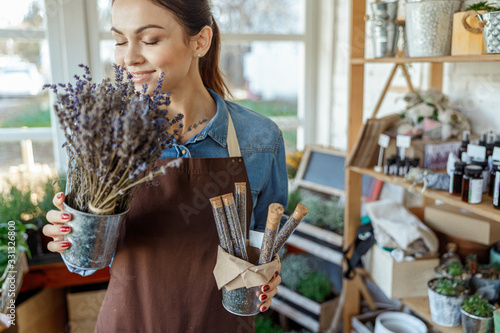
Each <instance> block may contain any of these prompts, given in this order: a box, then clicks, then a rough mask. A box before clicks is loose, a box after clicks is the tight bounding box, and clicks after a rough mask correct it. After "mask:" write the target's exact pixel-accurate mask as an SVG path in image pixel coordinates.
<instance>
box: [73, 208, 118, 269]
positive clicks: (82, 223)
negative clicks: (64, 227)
mask: <svg viewBox="0 0 500 333" xmlns="http://www.w3.org/2000/svg"><path fill="white" fill-rule="evenodd" d="M64 211H65V212H68V213H70V214H71V215H72V219H71V221H70V222H68V223H67V224H68V226H70V227H71V229H72V230H71V233H69V234H68V235H66V236H64V240H66V241H68V242H70V243H71V246H70V247H69V248H68V249H67V250H66V251H64V259H65V260H66V261H67V262H68V263H69V264H70V265H72V266H73V267H76V268H82V269H101V268H105V267H107V266H109V264H110V263H111V259H112V258H113V254H114V253H115V248H116V242H117V241H118V236H119V234H120V229H121V226H122V223H123V220H124V218H125V214H126V213H127V212H124V213H121V214H116V215H94V214H88V213H82V212H80V211H78V210H76V209H73V208H71V207H69V206H68V205H66V204H64Z"/></svg>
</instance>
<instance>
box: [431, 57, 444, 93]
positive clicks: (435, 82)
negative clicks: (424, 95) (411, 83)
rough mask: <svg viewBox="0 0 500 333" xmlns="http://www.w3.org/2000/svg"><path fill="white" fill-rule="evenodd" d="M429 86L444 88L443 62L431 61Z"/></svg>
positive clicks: (438, 88)
mask: <svg viewBox="0 0 500 333" xmlns="http://www.w3.org/2000/svg"><path fill="white" fill-rule="evenodd" d="M429 88H435V89H437V90H442V89H443V63H442V62H431V63H430V68H429Z"/></svg>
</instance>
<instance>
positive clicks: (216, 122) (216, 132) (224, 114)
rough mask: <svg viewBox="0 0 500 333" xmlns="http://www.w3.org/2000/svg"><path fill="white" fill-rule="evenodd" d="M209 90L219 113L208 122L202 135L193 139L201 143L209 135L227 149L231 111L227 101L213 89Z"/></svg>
mask: <svg viewBox="0 0 500 333" xmlns="http://www.w3.org/2000/svg"><path fill="white" fill-rule="evenodd" d="M207 90H208V92H209V93H210V95H211V96H212V98H213V99H214V101H215V104H216V105H217V112H216V114H215V116H214V117H213V118H212V119H211V120H210V121H209V122H208V124H207V126H205V128H204V129H203V130H202V131H201V132H200V134H198V135H196V136H195V137H194V138H192V139H193V142H196V141H201V140H203V139H205V137H206V136H207V135H208V136H210V137H211V138H212V139H213V140H214V141H215V142H217V143H218V144H220V145H221V146H222V147H226V144H227V143H226V141H227V122H228V113H229V110H228V107H227V104H226V101H225V100H224V99H223V98H222V97H221V96H220V95H219V94H217V93H216V92H215V91H213V90H212V89H209V88H207ZM189 141H191V140H189ZM189 141H188V143H189Z"/></svg>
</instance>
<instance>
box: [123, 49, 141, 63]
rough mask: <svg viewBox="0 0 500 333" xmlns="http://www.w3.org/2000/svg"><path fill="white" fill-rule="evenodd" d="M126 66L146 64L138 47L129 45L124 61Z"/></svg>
mask: <svg viewBox="0 0 500 333" xmlns="http://www.w3.org/2000/svg"><path fill="white" fill-rule="evenodd" d="M123 61H124V62H125V65H126V66H131V65H136V64H140V63H143V62H144V57H143V56H142V54H141V52H140V50H139V49H138V46H135V45H132V44H129V47H128V48H127V53H126V54H125V57H124V59H123Z"/></svg>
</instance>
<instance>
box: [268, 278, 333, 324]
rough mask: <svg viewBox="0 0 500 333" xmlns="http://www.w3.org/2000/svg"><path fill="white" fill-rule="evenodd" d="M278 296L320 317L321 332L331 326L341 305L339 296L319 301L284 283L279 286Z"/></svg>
mask: <svg viewBox="0 0 500 333" xmlns="http://www.w3.org/2000/svg"><path fill="white" fill-rule="evenodd" d="M278 296H279V297H281V298H282V299H283V300H286V301H287V302H289V303H292V304H294V305H295V306H296V307H298V308H301V309H303V310H304V312H307V313H311V314H313V315H315V316H317V317H318V318H319V319H318V324H319V326H318V328H319V331H320V332H323V331H326V330H327V329H328V328H329V327H330V324H331V322H332V319H333V317H334V315H335V311H336V310H337V307H338V305H339V297H335V298H334V299H331V300H329V301H325V302H322V303H318V302H315V301H313V300H311V299H309V298H307V297H305V296H302V295H301V294H299V293H297V292H295V291H293V290H291V289H288V288H286V287H284V286H283V285H280V286H278ZM273 302H274V301H273ZM292 319H293V318H292Z"/></svg>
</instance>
